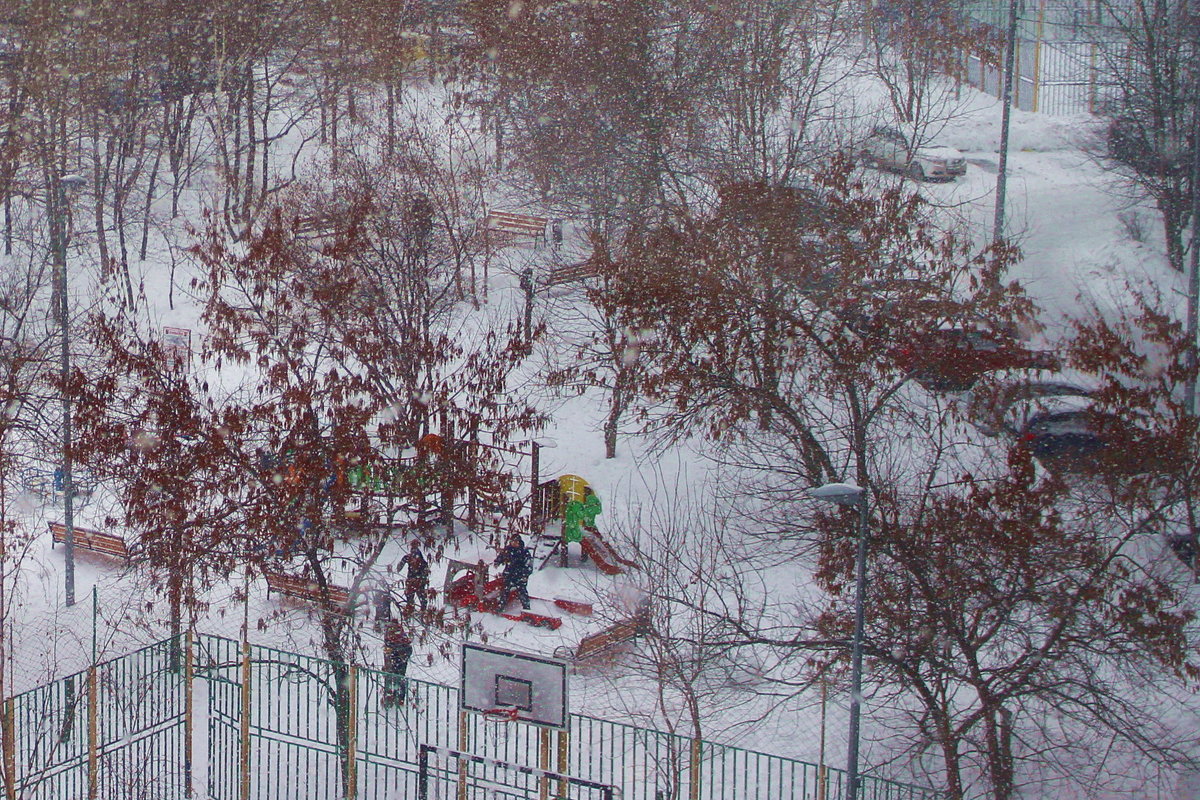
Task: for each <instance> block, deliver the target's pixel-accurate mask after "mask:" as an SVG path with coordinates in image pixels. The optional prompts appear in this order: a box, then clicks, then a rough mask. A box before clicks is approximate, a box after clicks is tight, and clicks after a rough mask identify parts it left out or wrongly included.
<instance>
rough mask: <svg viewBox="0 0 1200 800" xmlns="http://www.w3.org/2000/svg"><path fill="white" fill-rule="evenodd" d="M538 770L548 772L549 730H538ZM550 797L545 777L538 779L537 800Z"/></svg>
mask: <svg viewBox="0 0 1200 800" xmlns="http://www.w3.org/2000/svg"><path fill="white" fill-rule="evenodd" d="M538 769H541V770H544V771H546V772H549V771H550V729H549V728H541V729H539V730H538ZM549 797H550V780H549V778H547V777H546V776H545V775H543V776H541V778H539V779H538V798H539V800H548V798H549Z"/></svg>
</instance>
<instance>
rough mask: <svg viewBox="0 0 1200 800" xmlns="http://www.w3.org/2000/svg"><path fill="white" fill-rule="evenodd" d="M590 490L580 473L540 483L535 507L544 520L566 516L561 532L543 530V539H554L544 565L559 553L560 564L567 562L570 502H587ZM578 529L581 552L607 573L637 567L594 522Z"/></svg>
mask: <svg viewBox="0 0 1200 800" xmlns="http://www.w3.org/2000/svg"><path fill="white" fill-rule="evenodd" d="M590 493H591V486H590V485H589V484H588V482H587V481H586V480H585V479H584V478H581V477H580V476H578V475H572V474H566V475H560V476H559V477H558V478H556V479H554V480H549V481H545V482H542V483H540V484H538V486H537V492H536V495H535V502H534V508H535V509H537V510H538V511H539V512H540V513H541V514H542V515H543V518H544V520H549V519H551V518H563V520H564V523H563V524H564V529H563V531H562V533H561V534H557V535H555V534H546V533H543V535H542V536H541V540H542V541H548V542H550V543H551V547H550V551H549V552H548V553H547V554H546V555H545V556H544V557H543V558H542V561H541V566H542V567H545V566H546V565H547V564H548V563H550V560H551V558H553V557H554V556H555V555H556V554H557V555H558V557H559V566H563V567H565V566H567V565H568V560H567V543H568V537H567V532H566V519H565V517H566V514H567V511H568V509H569V508H570V504H571V503H583V502H585V500H586V498H587V495H588V494H590ZM544 529H545V522H543V524H542V530H543V531H544ZM579 533H580V539H579V548H580V552H581V553H582V554H583V556H584V557H585V558H590V559H591V560H592V563H594V564H595V565H596V568H597V569H598V570H600V571H601V572H603V573H604V574H605V575H621V574H624V572H625V571H626V570H627V569H637V567H638V565H637V562H636V561H632V560H630V559H627V558H625V557H623V556H622V555H621V554H620V553H618V552H617V551H616V549H615V548H614V547H613V546H612V545H611V544H610V543H609V542H608V540H607V539H605V538H604V536H603V535H601V533H600V531H599V530H598V529H597V528H596V527H595V526H594V525H593V526H589V525H587V524H586V523H584V524H583V525H582V526H581V529H580V531H579Z"/></svg>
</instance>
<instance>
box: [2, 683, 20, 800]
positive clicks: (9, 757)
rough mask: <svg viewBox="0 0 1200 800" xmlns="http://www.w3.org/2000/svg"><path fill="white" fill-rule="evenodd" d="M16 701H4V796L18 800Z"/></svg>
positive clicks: (8, 799) (11, 799)
mask: <svg viewBox="0 0 1200 800" xmlns="http://www.w3.org/2000/svg"><path fill="white" fill-rule="evenodd" d="M16 711H17V708H16V703H15V702H14V701H13V699H12V698H11V697H10V698H8V699H6V700H5V701H4V719H3V721H2V723H3V733H4V796H5V797H6V798H7V800H17V759H16V749H17V746H16V745H17V743H16V741H15V740H14V738H13V730H14V726H13V715H15V714H16Z"/></svg>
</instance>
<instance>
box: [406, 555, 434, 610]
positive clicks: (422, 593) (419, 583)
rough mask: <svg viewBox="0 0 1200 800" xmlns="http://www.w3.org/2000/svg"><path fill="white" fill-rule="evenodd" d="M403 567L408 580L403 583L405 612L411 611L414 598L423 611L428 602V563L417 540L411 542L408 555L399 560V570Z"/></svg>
mask: <svg viewBox="0 0 1200 800" xmlns="http://www.w3.org/2000/svg"><path fill="white" fill-rule="evenodd" d="M405 567H408V578H407V579H406V580H405V581H404V607H405V611H409V612H411V611H412V606H413V598H414V597H416V598H417V600H418V601H419V602H420V603H421V610H422V611H424V610H425V606H426V604H427V603H428V601H429V561H428V560H427V559H426V558H425V554H424V553H422V552H421V542H420V540H419V539H413V540H412V547H411V549H410V550H409V551H408V555H406V556H405V557H404V558H402V559H400V568H401V569H403V568H405Z"/></svg>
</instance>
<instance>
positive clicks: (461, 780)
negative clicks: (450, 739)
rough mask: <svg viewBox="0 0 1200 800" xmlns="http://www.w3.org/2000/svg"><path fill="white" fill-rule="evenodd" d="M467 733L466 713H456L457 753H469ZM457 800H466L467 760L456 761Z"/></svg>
mask: <svg viewBox="0 0 1200 800" xmlns="http://www.w3.org/2000/svg"><path fill="white" fill-rule="evenodd" d="M468 735H469V732H468V731H467V712H465V711H459V712H458V752H460V753H469V752H470V746H469V745H470V741H469V740H468ZM458 800H467V759H466V758H462V757H460V758H459V759H458Z"/></svg>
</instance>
